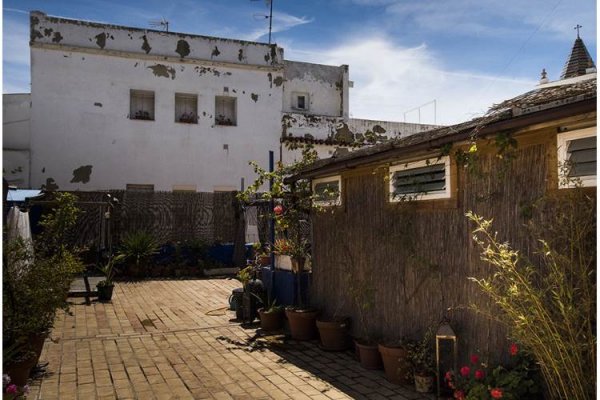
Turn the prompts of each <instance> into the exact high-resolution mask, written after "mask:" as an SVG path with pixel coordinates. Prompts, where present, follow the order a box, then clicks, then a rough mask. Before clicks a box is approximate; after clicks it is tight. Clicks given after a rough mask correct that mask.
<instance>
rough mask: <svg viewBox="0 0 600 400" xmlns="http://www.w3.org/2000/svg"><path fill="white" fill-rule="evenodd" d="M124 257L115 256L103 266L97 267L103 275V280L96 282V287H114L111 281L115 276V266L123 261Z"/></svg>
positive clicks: (120, 255)
mask: <svg viewBox="0 0 600 400" xmlns="http://www.w3.org/2000/svg"><path fill="white" fill-rule="evenodd" d="M124 259H125V257H124V256H123V255H122V254H118V255H116V256H111V257H110V258H109V259H108V262H107V263H106V264H104V265H103V266H101V267H99V270H100V272H102V274H103V275H104V278H105V279H104V280H103V281H100V282H98V286H112V285H114V283H113V279H114V277H115V275H116V270H115V267H116V264H118V263H119V262H121V261H123V260H124Z"/></svg>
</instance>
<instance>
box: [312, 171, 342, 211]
mask: <svg viewBox="0 0 600 400" xmlns="http://www.w3.org/2000/svg"><path fill="white" fill-rule="evenodd" d="M328 182H337V183H338V187H339V190H338V195H337V199H335V200H313V205H315V206H321V207H333V206H339V205H341V204H342V190H343V189H342V176H341V175H335V176H327V177H325V178H318V179H313V181H312V185H311V188H312V191H313V193H314V192H315V187H316V186H317V184H319V183H328Z"/></svg>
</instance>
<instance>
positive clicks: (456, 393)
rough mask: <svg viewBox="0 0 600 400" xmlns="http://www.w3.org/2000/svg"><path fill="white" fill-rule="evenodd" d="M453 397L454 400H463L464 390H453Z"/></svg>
mask: <svg viewBox="0 0 600 400" xmlns="http://www.w3.org/2000/svg"><path fill="white" fill-rule="evenodd" d="M454 398H455V399H456V400H464V399H465V392H463V391H462V390H456V391H454Z"/></svg>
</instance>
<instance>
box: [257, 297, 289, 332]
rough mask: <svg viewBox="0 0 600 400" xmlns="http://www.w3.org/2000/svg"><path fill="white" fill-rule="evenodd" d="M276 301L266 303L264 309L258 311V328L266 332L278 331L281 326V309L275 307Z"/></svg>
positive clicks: (277, 306)
mask: <svg viewBox="0 0 600 400" xmlns="http://www.w3.org/2000/svg"><path fill="white" fill-rule="evenodd" d="M276 303H277V301H276V300H272V301H267V304H266V307H264V308H259V309H258V315H259V316H260V327H261V328H262V329H263V330H265V331H267V332H273V331H278V330H280V329H281V328H282V326H283V307H281V306H279V305H276Z"/></svg>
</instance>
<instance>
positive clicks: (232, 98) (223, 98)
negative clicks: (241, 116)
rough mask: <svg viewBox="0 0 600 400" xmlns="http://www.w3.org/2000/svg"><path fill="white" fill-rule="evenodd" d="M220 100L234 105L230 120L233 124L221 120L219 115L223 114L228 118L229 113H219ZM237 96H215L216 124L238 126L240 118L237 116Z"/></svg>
mask: <svg viewBox="0 0 600 400" xmlns="http://www.w3.org/2000/svg"><path fill="white" fill-rule="evenodd" d="M219 101H222V102H228V103H231V106H232V110H231V111H232V114H233V115H231V118H230V121H231V124H227V123H223V122H219V115H223V116H224V117H225V118H227V117H228V116H227V115H224V114H219ZM237 114H238V112H237V97H235V96H215V126H237V124H238V118H237Z"/></svg>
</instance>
